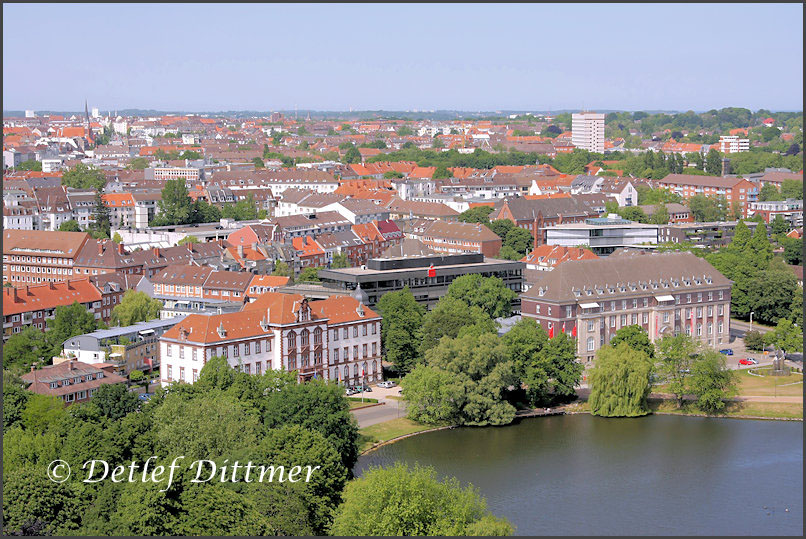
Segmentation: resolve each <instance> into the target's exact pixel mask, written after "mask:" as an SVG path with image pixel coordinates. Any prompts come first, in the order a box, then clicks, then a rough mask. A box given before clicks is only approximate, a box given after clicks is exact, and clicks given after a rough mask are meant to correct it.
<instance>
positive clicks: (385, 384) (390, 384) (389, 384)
mask: <svg viewBox="0 0 806 539" xmlns="http://www.w3.org/2000/svg"><path fill="white" fill-rule="evenodd" d="M396 385H397V384H395V383H394V382H393V381H391V380H386V381H385V382H381V383H380V384H378V387H383V388H386V389H389V388H390V387H395V386H396Z"/></svg>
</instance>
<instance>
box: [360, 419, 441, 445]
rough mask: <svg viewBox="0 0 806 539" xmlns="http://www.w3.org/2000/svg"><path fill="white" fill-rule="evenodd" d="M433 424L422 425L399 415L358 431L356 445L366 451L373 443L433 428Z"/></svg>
mask: <svg viewBox="0 0 806 539" xmlns="http://www.w3.org/2000/svg"><path fill="white" fill-rule="evenodd" d="M433 428H434V425H423V424H422V423H417V422H416V421H412V420H411V419H407V418H405V417H401V418H399V419H392V420H391V421H385V422H383V423H376V424H375V425H370V426H369V427H365V428H363V429H361V430H359V431H358V433H359V437H358V445H359V449H360V451H362V452H363V451H366V450H367V449H369V448H370V447H372V445H373V444H375V443H378V442H385V441H387V440H391V439H392V438H397V437H398V436H404V435H406V434H412V433H415V432H421V431H424V430H428V429H433Z"/></svg>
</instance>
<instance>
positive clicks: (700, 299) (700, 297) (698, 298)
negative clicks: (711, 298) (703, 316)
mask: <svg viewBox="0 0 806 539" xmlns="http://www.w3.org/2000/svg"><path fill="white" fill-rule="evenodd" d="M697 301H702V292H698V293H697Z"/></svg>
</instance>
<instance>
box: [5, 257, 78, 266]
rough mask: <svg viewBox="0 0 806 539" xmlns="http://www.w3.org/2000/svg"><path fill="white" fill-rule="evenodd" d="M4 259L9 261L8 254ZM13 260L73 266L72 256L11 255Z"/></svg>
mask: <svg viewBox="0 0 806 539" xmlns="http://www.w3.org/2000/svg"><path fill="white" fill-rule="evenodd" d="M3 261H4V262H6V261H8V258H7V256H4V257H3ZM11 261H12V262H30V263H32V264H42V263H45V264H56V265H57V266H72V265H73V259H72V258H54V257H49V256H22V255H11Z"/></svg>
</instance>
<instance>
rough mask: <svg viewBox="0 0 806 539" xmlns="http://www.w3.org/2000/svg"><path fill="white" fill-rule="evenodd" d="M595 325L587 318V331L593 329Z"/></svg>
mask: <svg viewBox="0 0 806 539" xmlns="http://www.w3.org/2000/svg"><path fill="white" fill-rule="evenodd" d="M595 327H596V323H595V322H594V321H593V320H588V331H593V330H594V328H595Z"/></svg>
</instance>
